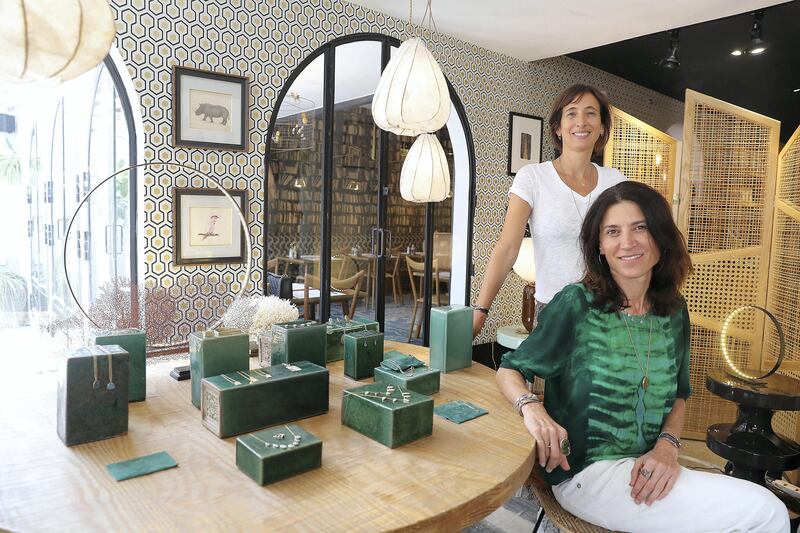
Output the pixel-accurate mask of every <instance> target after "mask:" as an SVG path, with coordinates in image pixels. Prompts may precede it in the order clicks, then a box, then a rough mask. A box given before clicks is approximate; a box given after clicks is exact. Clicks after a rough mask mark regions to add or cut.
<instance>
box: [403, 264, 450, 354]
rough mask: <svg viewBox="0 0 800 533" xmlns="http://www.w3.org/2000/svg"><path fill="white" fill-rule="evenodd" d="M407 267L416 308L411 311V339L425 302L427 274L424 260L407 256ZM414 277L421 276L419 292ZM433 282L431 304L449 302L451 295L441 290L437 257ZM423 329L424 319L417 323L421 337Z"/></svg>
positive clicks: (418, 333) (409, 331)
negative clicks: (423, 293)
mask: <svg viewBox="0 0 800 533" xmlns="http://www.w3.org/2000/svg"><path fill="white" fill-rule="evenodd" d="M406 269H407V270H408V280H409V281H410V282H411V294H412V298H414V310H413V311H412V312H411V327H410V328H409V330H408V340H409V341H411V335H412V333H413V332H414V322H415V321H416V319H417V309H418V308H419V305H420V304H424V303H425V299H424V297H423V295H422V283H423V277H424V275H425V263H424V262H422V261H414V260H413V259H411V258H410V257H408V256H406ZM414 278H419V292H417V284H416V282H415V280H414ZM433 282H434V295H433V301H432V302H431V305H435V306H441V305H442V300H444V302H445V303H449V302H450V295H449V294H447V293H443V292H441V290H440V288H439V261H438V260H436V259H434V260H433ZM421 329H422V320H420V321H419V324H418V325H417V337H419V335H420V330H421Z"/></svg>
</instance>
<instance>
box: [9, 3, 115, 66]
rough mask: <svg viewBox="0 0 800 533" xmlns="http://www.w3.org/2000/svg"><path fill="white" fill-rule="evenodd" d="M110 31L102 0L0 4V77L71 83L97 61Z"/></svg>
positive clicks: (108, 45) (109, 15) (111, 21)
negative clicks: (68, 81) (71, 80)
mask: <svg viewBox="0 0 800 533" xmlns="http://www.w3.org/2000/svg"><path fill="white" fill-rule="evenodd" d="M115 33H116V28H115V26H114V17H113V15H112V13H111V8H110V7H109V5H108V1H107V0H57V1H55V0H16V1H12V0H3V1H2V2H0V49H2V50H3V53H2V55H0V79H2V80H6V81H13V82H37V81H43V80H49V81H55V82H61V81H65V80H69V79H72V78H74V77H76V76H79V75H81V74H83V73H84V72H87V71H88V70H91V69H92V68H94V67H95V66H97V64H98V63H100V62H101V61H102V60H103V58H104V57H105V56H106V54H108V50H109V49H110V48H111V44H112V42H113V41H114V35H115Z"/></svg>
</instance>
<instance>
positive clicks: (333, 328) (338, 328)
mask: <svg viewBox="0 0 800 533" xmlns="http://www.w3.org/2000/svg"><path fill="white" fill-rule="evenodd" d="M327 327H328V331H327V334H328V342H327V346H328V348H327V352H326V355H325V357H326V359H327V360H328V362H329V363H330V362H331V361H341V360H342V359H344V339H343V338H342V336H343V335H344V334H345V333H352V332H355V331H367V330H371V331H378V323H377V322H374V321H367V320H348V319H346V318H345V319H336V320H330V321H329V322H328V323H327Z"/></svg>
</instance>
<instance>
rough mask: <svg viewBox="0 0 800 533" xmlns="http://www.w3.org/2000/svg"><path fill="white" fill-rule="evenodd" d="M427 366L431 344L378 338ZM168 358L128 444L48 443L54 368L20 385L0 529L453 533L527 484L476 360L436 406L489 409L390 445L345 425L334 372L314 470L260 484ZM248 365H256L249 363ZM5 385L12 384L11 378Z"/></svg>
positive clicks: (523, 461)
mask: <svg viewBox="0 0 800 533" xmlns="http://www.w3.org/2000/svg"><path fill="white" fill-rule="evenodd" d="M392 349H398V350H401V351H403V352H405V353H411V354H414V355H416V356H417V357H420V358H422V359H427V349H426V348H421V347H418V346H412V345H407V344H401V343H394V342H387V343H386V350H392ZM178 364H181V362H180V361H170V362H164V363H158V364H151V365H148V367H147V374H148V376H147V377H148V380H147V387H148V388H147V400H146V401H144V402H138V403H133V404H130V423H129V431H128V434H127V435H125V436H121V437H117V438H113V439H109V440H105V441H100V442H94V443H90V444H84V445H80V446H74V447H72V448H67V447H66V446H64V445H63V444H62V443H61V441H60V440H59V439H58V437H57V436H56V429H55V411H56V410H55V405H56V402H55V392H56V373H55V372H52V371H51V372H46V373H38V374H32V375H31V376H24V379H23V376H16V377H15V379H14V383H17V384H19V385H18V386H15V387H12V390H5V393H11V394H12V396H13V402H12V403H13V404H14V405H16V406H19V408H15V409H11V408H10V404H6V405H4V406H2V407H0V409H2V410H1V411H0V413H2V414H3V421H4V423H3V424H2V426H1V427H0V457H2V458H3V460H2V463H0V502H1V503H0V529H2V528H7V529H11V530H15V531H30V530H37V531H47V530H115V531H123V530H131V531H143V530H156V529H157V530H166V531H177V530H181V531H214V530H226V531H236V530H259V531H264V530H280V531H304V532H305V531H356V530H358V531H387V530H401V529H412V530H425V531H430V530H435V531H458V530H460V529H462V528H464V527H467V526H469V525H470V524H473V523H475V522H477V521H479V520H481V519H482V518H484V517H485V516H486V515H488V514H489V513H491V512H492V511H494V510H495V509H496V508H498V507H499V506H500V505H502V504H503V502H505V501H506V500H507V499H508V498H510V497H511V496H512V495H513V494H514V491H516V489H517V488H518V487H519V486H520V485H522V483H523V482H524V480H525V479H526V478H527V477H528V474H529V473H530V471H531V467H532V465H533V451H534V445H533V441H532V439H531V438H530V436H529V435H528V432H527V431H526V430H525V428H524V427H523V425H522V423H521V421H520V419H519V417H518V416H517V415H516V414H515V413H514V410H513V409H512V407H511V405H510V404H508V402H506V401H505V399H504V398H503V397H502V396H501V394H500V392H499V391H498V389H497V386H496V385H495V381H494V372H493V371H492V370H490V369H489V368H486V367H484V366H482V365H480V364H473V365H472V367H471V368H468V369H464V370H460V371H458V372H454V373H451V374H446V375H444V374H443V375H442V381H441V391H440V392H439V393H438V394H435V395H434V396H433V399H434V401H435V404H436V405H439V404H442V403H445V402H449V401H452V400H458V399H460V400H467V401H470V402H472V403H474V404H477V405H479V406H481V407H484V408H485V409H487V410H488V411H489V414H488V415H484V416H482V417H479V418H477V419H475V420H472V421H469V422H466V423H464V424H460V425H458V424H454V423H452V422H449V421H447V420H445V419H443V418H440V417H438V416H434V423H433V435H432V436H430V437H426V438H423V439H420V440H418V441H415V442H412V443H409V444H407V445H405V446H401V447H399V448H396V449H394V450H392V449H389V448H387V447H385V446H383V445H381V444H379V443H377V442H375V441H372V440H370V439H369V438H367V437H365V436H363V435H361V434H360V433H357V432H356V431H354V430H352V429H350V428H347V427H344V426H342V425H341V422H340V417H341V398H342V390H343V389H345V388H350V387H354V386H357V385H359V384H363V383H367V382H371V381H372V380H371V379H368V380H362V381H360V382H356V381H353V380H351V379H350V378H348V377H345V376H344V375H343V373H342V362H341V361H339V362H336V363H331V364H329V365H328V369H329V370H330V391H331V395H330V410H329V412H328V413H327V414H325V415H322V416H317V417H313V418H308V419H305V420H300V421H299V422H297V423H298V424H299V425H300V426H302V427H303V428H304V429H305V430H308V431H310V432H312V433H313V434H315V435H316V436H318V437H319V438H321V439H322V441H323V448H322V467H321V468H318V469H316V470H312V471H310V472H306V473H304V474H300V475H298V476H295V477H292V478H289V479H285V480H283V481H280V482H277V483H274V484H272V485H267V486H265V487H260V486H258V485H257V484H255V483H254V482H253V481H252V480H250V478H248V477H247V476H246V475H245V474H243V473H242V472H240V471H239V470H238V469H237V468H236V465H235V442H236V438H235V437H233V438H229V439H224V440H222V439H219V438H217V437H216V436H214V435H213V434H212V433H210V432H209V431H207V430H206V429H205V428H204V427H203V426H202V423H201V421H200V412H199V411H198V410H197V409H195V408H194V407H193V406H192V405H191V402H190V400H189V397H190V381H188V380H187V381H182V382H177V381H174V380H173V379H171V378H170V377H169V372H170V370H171V369H172V368H173V367H174V366H176V365H178ZM251 364H252V366H254V367H255V366H256V364H257V362H256V360H255V359H251ZM9 382H10V380H9ZM159 451H167V452H168V453H169V454H170V455H171V456H172V457H173V458H174V459H175V460H176V461H177V462H178V465H179V466H178V468H174V469H171V470H166V471H162V472H158V473H155V474H151V475H148V476H144V477H140V478H135V479H131V480H128V481H123V482H119V483H118V482H116V481H114V480H113V478H112V477H111V476H110V475H109V474H108V472H107V471H106V467H105V465H106V464H109V463H113V462H117V461H122V460H126V459H131V458H134V457H139V456H143V455H147V454H151V453H155V452H159Z"/></svg>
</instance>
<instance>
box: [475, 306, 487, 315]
mask: <svg viewBox="0 0 800 533" xmlns="http://www.w3.org/2000/svg"><path fill="white" fill-rule="evenodd" d="M472 308H473V309H474V310H476V311H480V312H481V313H483V314H484V315H488V314H489V308H488V307H483V306H482V305H473V306H472Z"/></svg>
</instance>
